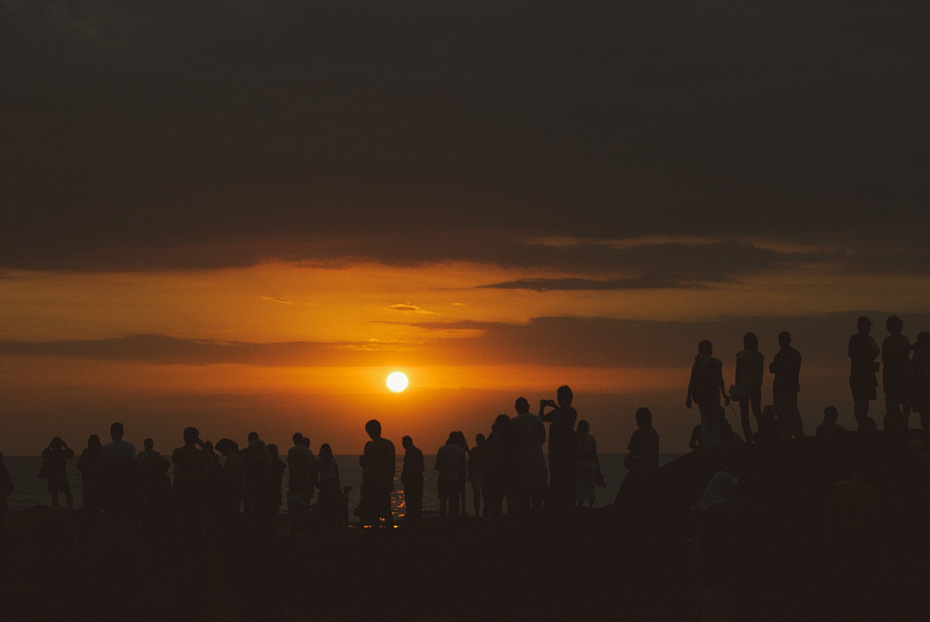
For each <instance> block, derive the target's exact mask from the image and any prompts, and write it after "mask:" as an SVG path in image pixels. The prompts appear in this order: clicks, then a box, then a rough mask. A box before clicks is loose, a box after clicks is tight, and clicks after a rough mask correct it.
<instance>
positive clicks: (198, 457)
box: [171, 427, 211, 530]
mask: <svg viewBox="0 0 930 622" xmlns="http://www.w3.org/2000/svg"><path fill="white" fill-rule="evenodd" d="M183 438H184V445H183V446H181V447H178V448H177V449H175V450H174V451H173V452H171V461H172V462H173V463H174V486H173V489H172V495H173V497H174V503H175V505H176V507H177V508H178V511H179V512H180V513H181V516H182V517H183V519H184V521H185V523H186V526H187V527H188V528H189V529H191V530H196V529H199V528H200V526H201V523H202V522H203V516H204V513H205V512H206V509H207V507H206V506H207V500H206V495H207V489H206V486H207V481H206V478H207V466H208V463H209V460H210V457H211V456H210V455H209V454H207V453H206V452H205V451H204V450H203V447H204V442H203V441H201V440H200V431H199V430H198V429H197V428H192V427H189V428H184V432H183Z"/></svg>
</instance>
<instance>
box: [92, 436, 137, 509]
mask: <svg viewBox="0 0 930 622" xmlns="http://www.w3.org/2000/svg"><path fill="white" fill-rule="evenodd" d="M123 433H124V430H123V424H122V423H120V422H116V423H113V424H112V425H110V438H111V439H112V440H111V441H110V442H109V443H107V444H106V445H104V446H103V447H102V448H101V449H100V480H99V481H100V492H101V498H102V501H103V504H104V507H105V508H106V511H107V512H108V513H110V514H113V515H115V516H118V517H127V516H129V515H130V513H131V512H132V511H133V510H134V508H135V507H136V505H137V503H138V494H139V479H138V470H137V468H136V447H135V445H133V444H132V443H130V442H129V441H124V440H123Z"/></svg>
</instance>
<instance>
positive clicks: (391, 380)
mask: <svg viewBox="0 0 930 622" xmlns="http://www.w3.org/2000/svg"><path fill="white" fill-rule="evenodd" d="M407 384H408V380H407V376H405V375H404V374H403V372H399V371H395V372H394V373H393V374H391V375H390V376H388V377H387V387H388V388H389V389H390V390H391V391H393V392H394V393H400V392H401V391H403V390H404V389H406V388H407Z"/></svg>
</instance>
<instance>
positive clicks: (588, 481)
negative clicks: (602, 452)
mask: <svg viewBox="0 0 930 622" xmlns="http://www.w3.org/2000/svg"><path fill="white" fill-rule="evenodd" d="M590 432H591V426H590V424H588V422H587V421H586V420H584V419H582V420H581V421H579V422H578V429H577V430H576V432H575V434H576V435H577V437H578V449H577V451H578V454H577V457H576V458H575V503H577V504H578V507H582V506H584V502H585V501H587V502H588V507H590V508H593V507H594V499H595V490H594V489H595V487H596V486H606V484H605V483H604V475H603V474H602V473H601V461H600V460H599V459H598V456H597V441H596V440H594V437H593V436H591V434H590Z"/></svg>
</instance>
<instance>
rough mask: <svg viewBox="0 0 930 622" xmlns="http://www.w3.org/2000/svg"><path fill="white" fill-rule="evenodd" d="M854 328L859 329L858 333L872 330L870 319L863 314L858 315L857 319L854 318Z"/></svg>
mask: <svg viewBox="0 0 930 622" xmlns="http://www.w3.org/2000/svg"><path fill="white" fill-rule="evenodd" d="M856 330H858V331H859V334H860V335H868V334H869V331H870V330H872V320H870V319H869V318H867V317H866V316H864V315H860V316H859V319H858V320H856Z"/></svg>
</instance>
